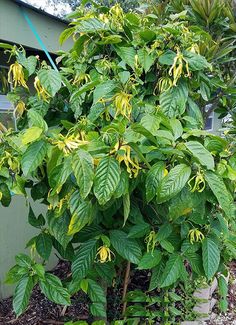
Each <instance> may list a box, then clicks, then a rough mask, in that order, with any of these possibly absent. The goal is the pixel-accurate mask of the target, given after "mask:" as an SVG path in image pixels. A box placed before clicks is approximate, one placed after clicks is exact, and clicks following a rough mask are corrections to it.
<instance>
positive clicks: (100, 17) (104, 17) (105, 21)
mask: <svg viewBox="0 0 236 325" xmlns="http://www.w3.org/2000/svg"><path fill="white" fill-rule="evenodd" d="M98 17H99V19H100V20H101V21H102V22H104V23H105V24H107V23H109V18H108V16H107V15H105V14H99V16H98Z"/></svg>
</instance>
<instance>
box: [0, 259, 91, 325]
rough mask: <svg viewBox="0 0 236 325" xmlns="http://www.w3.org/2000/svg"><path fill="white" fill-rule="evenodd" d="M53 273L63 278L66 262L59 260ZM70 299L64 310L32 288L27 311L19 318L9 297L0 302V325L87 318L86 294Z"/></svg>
mask: <svg viewBox="0 0 236 325" xmlns="http://www.w3.org/2000/svg"><path fill="white" fill-rule="evenodd" d="M53 273H54V274H56V275H57V276H59V277H60V278H61V279H65V278H66V276H67V274H68V273H69V270H68V264H67V263H65V262H60V263H59V264H58V265H57V267H56V268H55V270H54V272H53ZM71 300H72V305H71V306H69V307H68V308H67V309H66V311H65V310H63V307H62V306H59V305H56V304H54V303H52V302H50V301H49V300H48V299H47V298H45V296H44V295H43V294H41V292H40V290H39V288H38V287H36V288H35V289H34V290H33V294H32V296H31V299H30V304H29V307H28V308H27V311H26V312H25V313H24V314H23V315H22V316H20V317H19V319H16V318H15V314H14V312H13V311H12V299H11V298H9V299H5V300H4V301H2V302H0V325H8V324H14V325H45V324H47V325H62V324H64V322H66V321H68V320H75V321H76V320H88V318H89V316H88V314H89V313H88V305H87V298H86V296H85V295H83V294H82V293H80V294H79V295H75V296H74V297H73V298H72V299H71ZM63 314H64V315H63Z"/></svg>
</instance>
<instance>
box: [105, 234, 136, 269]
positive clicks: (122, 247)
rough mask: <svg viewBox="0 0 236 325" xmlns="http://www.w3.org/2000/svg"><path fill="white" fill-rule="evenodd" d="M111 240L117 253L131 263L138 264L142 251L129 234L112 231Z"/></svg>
mask: <svg viewBox="0 0 236 325" xmlns="http://www.w3.org/2000/svg"><path fill="white" fill-rule="evenodd" d="M110 240H111V244H112V246H113V247H114V248H115V250H116V251H117V253H118V254H119V255H121V256H122V257H123V258H125V259H126V260H128V261H130V262H131V263H134V264H138V263H139V260H140V258H141V256H142V252H141V249H140V247H139V245H138V243H137V242H136V241H135V240H134V239H131V238H128V237H127V234H126V233H125V232H123V231H120V230H112V231H111V232H110Z"/></svg>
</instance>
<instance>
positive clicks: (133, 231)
mask: <svg viewBox="0 0 236 325" xmlns="http://www.w3.org/2000/svg"><path fill="white" fill-rule="evenodd" d="M149 231H150V225H149V224H148V223H146V222H142V223H138V224H137V225H134V226H133V227H131V228H130V231H129V233H128V235H127V237H128V238H141V237H143V236H144V235H146V234H147V233H148V232H149Z"/></svg>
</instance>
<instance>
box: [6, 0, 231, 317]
mask: <svg viewBox="0 0 236 325" xmlns="http://www.w3.org/2000/svg"><path fill="white" fill-rule="evenodd" d="M186 3H187V2H186ZM191 4H192V6H190V5H189V7H187V10H185V11H181V10H183V9H184V8H183V7H182V6H183V4H181V3H179V5H177V1H170V2H169V4H168V6H166V7H165V6H164V5H163V4H162V5H159V6H156V7H155V12H154V11H153V12H149V11H148V10H147V11H145V12H144V13H136V12H129V13H124V12H123V11H122V9H121V8H120V6H119V5H115V6H113V7H112V8H110V9H108V8H106V7H99V6H98V7H97V8H95V9H94V8H90V9H89V10H88V9H86V7H80V8H79V9H78V10H77V11H76V12H75V13H73V19H74V20H73V22H72V23H71V27H69V28H68V29H67V30H65V31H64V32H63V34H62V35H61V38H60V40H61V42H62V41H64V40H65V39H66V38H68V37H70V36H73V38H74V41H75V43H74V46H73V48H72V49H71V50H70V51H69V52H62V53H60V57H59V58H58V62H60V71H59V72H58V71H55V70H53V69H51V68H50V67H49V66H48V65H47V64H46V63H45V62H41V61H40V60H38V59H37V58H35V57H33V56H30V57H27V56H26V54H25V52H24V50H22V49H16V48H15V47H13V48H12V50H11V52H12V55H15V56H16V62H15V63H13V65H12V66H11V68H10V71H9V80H10V82H12V83H13V87H14V90H13V92H12V93H11V94H9V96H10V98H11V100H12V101H13V102H14V103H15V107H16V109H15V110H16V114H17V115H18V117H19V121H18V127H19V130H18V131H13V130H8V131H6V130H5V132H2V134H1V142H0V152H1V160H0V181H1V184H0V191H1V192H0V193H1V197H0V198H1V202H2V204H3V205H4V206H8V205H9V204H10V201H11V196H10V191H11V192H13V193H15V194H20V195H25V197H26V198H27V192H26V189H30V191H31V196H32V198H33V199H34V200H40V201H41V202H42V203H44V204H46V205H47V207H48V211H47V213H46V215H42V214H40V215H39V216H35V214H34V212H33V209H32V208H31V207H30V208H29V216H28V220H29V223H30V224H31V225H32V226H34V227H36V228H38V230H39V234H38V235H37V236H36V237H34V238H32V239H31V240H30V241H29V242H28V244H27V247H29V248H30V250H31V256H27V255H25V254H20V255H18V256H17V257H16V265H15V266H14V267H13V268H12V269H11V270H10V271H9V273H8V276H7V282H8V283H17V286H16V291H15V296H14V301H13V305H14V310H15V312H16V314H17V315H20V314H21V313H22V312H24V310H25V309H26V307H27V304H28V301H29V298H30V294H31V291H32V289H33V287H34V286H35V285H36V284H39V286H40V288H41V290H42V292H43V293H44V294H45V295H46V296H47V297H48V298H49V299H50V300H52V301H54V302H55V303H58V304H63V305H69V304H70V297H71V296H72V295H73V294H74V293H76V292H77V291H79V290H83V291H84V292H85V293H87V294H88V297H89V299H90V300H91V304H90V312H91V314H92V315H93V316H96V317H97V316H98V317H103V318H105V317H106V294H105V292H106V290H105V289H106V288H107V287H111V286H112V284H113V281H114V279H115V278H116V275H117V274H118V273H121V274H122V271H123V270H124V269H125V268H126V271H127V272H128V271H129V268H130V264H131V269H133V268H136V269H138V270H150V272H151V274H152V276H151V279H150V285H149V290H150V291H152V290H155V289H156V288H158V289H163V288H164V290H169V288H172V287H174V286H175V285H177V284H178V283H182V282H187V279H188V278H189V276H190V274H191V276H192V278H193V279H199V278H202V277H204V278H205V279H206V280H207V281H210V280H211V279H212V278H213V277H214V276H215V275H216V274H217V272H221V273H223V274H226V273H227V262H228V261H229V260H230V259H231V258H232V257H234V256H235V253H236V246H235V238H236V237H235V235H236V234H235V211H234V203H233V200H234V197H233V196H234V191H235V179H236V176H235V175H236V155H235V152H234V148H232V146H231V144H230V142H228V141H227V139H226V138H222V137H220V136H217V135H214V134H210V133H208V132H207V131H205V130H202V128H203V127H204V123H205V119H206V117H207V116H206V115H207V113H206V111H205V110H204V108H205V106H207V104H209V103H212V101H215V99H216V98H217V99H218V97H217V94H218V93H219V91H218V90H219V88H222V89H223V91H222V92H223V93H222V92H221V97H220V98H219V102H218V108H219V106H220V107H221V108H222V107H224V108H225V109H226V110H227V108H230V105H231V104H232V105H233V103H234V93H231V97H230V98H229V96H228V94H229V92H230V90H229V89H230V87H231V86H232V84H231V85H228V86H227V85H226V84H227V82H228V81H229V78H230V73H231V72H230V69H229V71H228V72H227V73H225V72H224V71H223V70H224V68H225V66H223V67H222V68H221V63H222V58H224V60H225V62H228V61H227V58H228V55H229V53H230V52H231V51H233V50H234V46H233V45H232V44H230V48H229V47H228V48H227V46H229V44H228V43H227V42H228V41H227V42H226V43H222V44H223V45H222V44H219V43H217V42H216V40H215V38H214V37H215V36H214V33H211V27H212V25H211V24H213V25H214V24H215V23H216V20H217V19H218V20H219V19H220V18H219V16H218V14H219V10H221V9H222V8H221V7H220V8H218V9H217V11H216V12H217V14H216V17H215V20H214V19H213V20H212V21H208V31H209V32H207V31H206V30H205V29H204V26H203V27H201V26H196V25H195V24H194V19H197V18H198V17H199V13H198V12H197V4H196V1H191ZM153 10H154V9H153ZM222 10H223V9H222ZM220 12H221V11H220ZM223 12H224V15H223ZM221 13H222V15H221V19H222V22H221V24H222V26H223V23H224V24H225V25H224V28H226V27H227V28H228V29H227V31H228V33H229V34H230V28H233V25H232V26H231V27H230V26H229V25H227V21H228V20H227V19H229V18H227V17H230V15H229V14H230V13H231V11H230V7H228V6H227V5H226V4H225V6H224V11H222V12H221ZM203 20H204V19H203ZM226 25H227V26H226ZM222 42H223V41H222ZM217 44H218V45H217ZM217 46H218V47H217ZM220 46H222V48H224V49H227V51H225V52H224V53H222V56H219V55H218V52H217V51H218V50H219V48H220V49H221V50H222V51H223V49H222V48H221V47H220ZM217 48H218V49H217ZM229 62H230V60H229ZM29 78H34V88H35V93H34V92H32V91H30V90H29V88H28V83H29ZM222 114H223V113H222ZM52 248H54V249H55V250H56V251H57V252H58V254H59V255H60V256H61V257H62V258H63V259H66V260H68V261H70V262H71V272H72V273H71V277H70V278H68V280H67V281H66V282H64V283H62V282H61V280H60V279H59V278H57V277H56V276H55V275H52V274H50V273H48V272H45V264H46V262H47V260H48V259H49V257H50V254H51V251H52ZM38 255H39V256H40V257H41V258H42V260H43V262H42V263H38V262H37V256H38ZM127 272H126V273H127ZM127 275H129V274H128V273H127V274H126V276H127ZM126 280H127V279H126ZM220 281H221V282H222V281H223V280H222V278H221V280H220ZM126 282H127V281H125V283H126ZM126 286H127V283H126V285H125V288H124V290H126ZM124 312H125V308H124ZM152 313H153V312H152V311H148V310H142V312H139V314H138V316H140V315H141V316H143V317H147V318H150V319H158V317H161V316H160V314H158V315H157V314H156V316H155V317H157V318H155V317H153V314H152Z"/></svg>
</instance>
